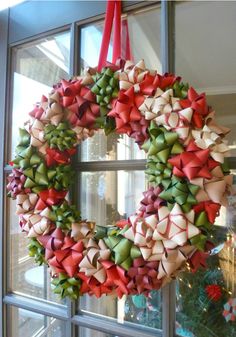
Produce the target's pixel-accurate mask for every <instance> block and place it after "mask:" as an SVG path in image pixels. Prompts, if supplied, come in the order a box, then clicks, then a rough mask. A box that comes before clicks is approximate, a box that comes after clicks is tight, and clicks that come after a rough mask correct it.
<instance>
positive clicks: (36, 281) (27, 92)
mask: <svg viewBox="0 0 236 337" xmlns="http://www.w3.org/2000/svg"><path fill="white" fill-rule="evenodd" d="M69 56H70V33H69V32H64V33H61V34H58V35H55V36H53V37H47V38H44V39H42V40H39V41H37V42H35V43H34V44H31V45H27V46H26V45H25V46H22V47H17V48H15V49H13V61H14V63H13V79H12V80H13V97H12V100H13V101H12V134H11V137H12V142H11V145H12V147H11V148H12V153H11V154H10V158H13V149H14V148H15V147H16V144H17V142H18V128H19V127H20V126H22V124H23V123H24V122H25V121H27V119H28V113H29V112H30V111H32V110H33V105H34V104H35V102H37V101H40V99H41V96H42V95H43V94H44V95H46V96H47V94H48V93H49V92H50V91H51V87H52V85H53V84H54V83H57V81H59V79H60V78H68V73H69V59H70V57H69ZM8 205H9V207H8V217H9V220H10V221H9V224H10V226H8V234H9V235H10V240H9V242H10V244H9V250H8V252H9V262H10V271H9V276H10V277H9V281H10V282H9V288H10V289H11V290H12V291H17V292H21V293H24V294H27V295H31V296H35V297H39V298H44V299H48V300H53V301H58V299H57V298H56V296H54V295H53V293H52V290H51V289H50V276H49V273H48V271H47V268H46V267H43V266H36V264H34V261H33V259H32V258H29V257H28V249H27V245H28V243H29V241H28V240H27V238H26V236H25V235H24V234H22V233H20V226H19V221H18V217H17V216H15V210H16V207H15V202H14V201H9V203H8Z"/></svg>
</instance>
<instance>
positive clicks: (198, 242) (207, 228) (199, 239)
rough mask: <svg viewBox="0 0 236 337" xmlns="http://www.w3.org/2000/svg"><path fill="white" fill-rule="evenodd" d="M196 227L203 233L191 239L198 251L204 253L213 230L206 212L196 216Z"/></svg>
mask: <svg viewBox="0 0 236 337" xmlns="http://www.w3.org/2000/svg"><path fill="white" fill-rule="evenodd" d="M194 225H195V226H196V227H198V228H200V229H201V233H200V234H198V235H196V236H194V237H193V238H191V239H190V241H191V244H192V245H194V246H195V247H196V248H197V249H199V250H202V251H204V249H205V245H206V242H207V238H208V237H209V236H210V234H211V233H210V232H211V231H212V230H213V225H212V224H211V223H210V222H209V220H208V217H207V214H206V212H205V211H202V212H200V213H198V214H195V220H194Z"/></svg>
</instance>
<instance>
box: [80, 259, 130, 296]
mask: <svg viewBox="0 0 236 337" xmlns="http://www.w3.org/2000/svg"><path fill="white" fill-rule="evenodd" d="M101 264H102V265H103V267H104V270H105V271H106V281H105V282H104V283H102V284H101V283H100V282H99V281H97V280H96V279H95V278H94V277H93V276H92V277H87V276H86V275H85V274H84V273H78V277H79V278H80V279H82V280H83V282H82V285H81V294H84V293H88V294H90V295H95V296H96V297H97V298H99V297H101V295H103V294H109V293H111V292H113V291H115V292H116V294H117V296H118V297H119V298H121V297H122V296H123V295H124V294H125V295H128V289H127V283H128V281H129V278H128V277H126V275H125V270H124V269H123V268H121V267H120V266H116V265H115V264H114V263H113V262H111V261H103V262H101Z"/></svg>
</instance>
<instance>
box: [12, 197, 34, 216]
mask: <svg viewBox="0 0 236 337" xmlns="http://www.w3.org/2000/svg"><path fill="white" fill-rule="evenodd" d="M37 201H38V196H37V194H35V193H29V194H22V193H21V194H18V195H17V196H16V214H18V215H20V214H24V213H28V212H29V211H31V210H33V209H34V207H35V205H36V203H37Z"/></svg>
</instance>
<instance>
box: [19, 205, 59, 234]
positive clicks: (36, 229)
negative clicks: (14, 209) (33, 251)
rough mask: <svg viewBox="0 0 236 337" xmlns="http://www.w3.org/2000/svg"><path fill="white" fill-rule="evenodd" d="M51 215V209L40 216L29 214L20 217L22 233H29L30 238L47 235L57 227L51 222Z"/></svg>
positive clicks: (47, 209)
mask: <svg viewBox="0 0 236 337" xmlns="http://www.w3.org/2000/svg"><path fill="white" fill-rule="evenodd" d="M50 213H51V212H50V209H49V208H45V209H44V210H43V211H42V212H40V213H38V214H36V213H32V212H29V213H25V214H21V215H20V226H21V228H22V231H24V232H27V233H28V235H27V236H28V238H34V237H38V236H40V235H45V234H47V233H49V232H50V230H52V229H53V228H54V227H55V226H54V224H52V222H51V220H50Z"/></svg>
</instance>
